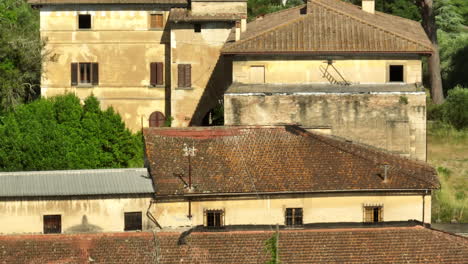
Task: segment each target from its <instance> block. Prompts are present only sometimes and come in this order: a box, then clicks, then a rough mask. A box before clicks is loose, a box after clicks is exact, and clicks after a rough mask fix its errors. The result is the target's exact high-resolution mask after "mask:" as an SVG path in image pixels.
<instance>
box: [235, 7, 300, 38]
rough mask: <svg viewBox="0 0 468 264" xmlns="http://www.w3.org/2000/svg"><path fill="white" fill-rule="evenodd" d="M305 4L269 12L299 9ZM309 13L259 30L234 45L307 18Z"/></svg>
mask: <svg viewBox="0 0 468 264" xmlns="http://www.w3.org/2000/svg"><path fill="white" fill-rule="evenodd" d="M304 6H305V5H301V6H295V7H291V8H288V9H284V10H281V11H278V12H274V13H271V14H269V15H273V14H278V13H281V12H284V11H290V10H292V9H294V8H298V9H299V7H304ZM307 15H308V14H305V15H301V16H300V17H299V18H295V19H292V20H289V21H287V22H285V23H283V24H279V25H276V26H274V27H271V28H268V29H267V30H265V31H262V32H259V33H258V34H255V35H253V36H250V37H248V38H245V39H241V40H238V41H236V42H234V43H233V44H232V46H237V45H238V44H241V43H244V42H246V41H248V40H251V39H254V38H256V37H260V36H262V35H265V34H266V33H268V32H271V31H274V30H276V29H278V28H281V27H283V26H288V25H290V24H292V23H294V22H296V21H299V20H301V19H305V18H306V17H307ZM247 28H249V26H248V25H247Z"/></svg>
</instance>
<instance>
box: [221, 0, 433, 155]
mask: <svg viewBox="0 0 468 264" xmlns="http://www.w3.org/2000/svg"><path fill="white" fill-rule="evenodd" d="M371 2H372V3H371ZM372 4H373V1H363V7H362V8H361V7H358V6H355V5H351V4H348V3H344V2H342V1H339V0H310V1H308V2H307V4H306V5H303V6H299V7H296V8H291V9H288V10H284V11H280V12H277V13H273V14H269V15H265V16H263V17H261V18H257V19H256V20H254V21H252V22H250V23H248V25H247V30H246V31H245V32H243V33H241V34H240V36H238V37H237V38H236V37H235V36H234V33H233V34H232V35H231V36H230V39H231V40H235V41H231V42H228V43H227V44H226V45H225V47H224V48H223V50H222V53H223V54H224V55H225V56H230V58H231V59H232V60H233V66H232V68H233V69H232V76H233V83H232V84H231V85H230V87H229V88H228V90H227V91H226V92H225V95H224V103H225V111H224V113H225V124H226V125H280V124H297V125H300V126H302V127H303V128H306V129H309V130H311V131H318V132H322V133H326V134H331V135H335V136H339V137H342V138H345V139H347V140H351V141H354V142H360V143H364V144H368V145H372V146H375V147H378V148H381V149H386V150H389V151H392V152H394V153H396V154H400V155H403V156H406V157H411V158H415V159H419V160H423V161H424V160H426V94H425V89H424V87H422V85H421V83H422V63H421V59H422V57H423V56H427V55H430V54H431V51H432V47H431V43H430V41H429V40H428V38H427V36H426V35H425V33H424V30H423V28H422V27H421V25H420V24H419V23H417V22H414V21H410V20H407V19H403V18H399V17H395V16H391V15H387V14H383V13H380V12H374V10H373V5H372Z"/></svg>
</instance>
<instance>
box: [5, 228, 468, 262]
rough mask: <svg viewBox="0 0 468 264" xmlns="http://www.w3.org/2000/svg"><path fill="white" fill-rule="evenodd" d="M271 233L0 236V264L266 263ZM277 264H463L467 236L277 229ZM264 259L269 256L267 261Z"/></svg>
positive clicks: (409, 231) (417, 230)
mask: <svg viewBox="0 0 468 264" xmlns="http://www.w3.org/2000/svg"><path fill="white" fill-rule="evenodd" d="M273 234H274V232H272V231H230V232H198V231H196V232H192V233H190V234H188V235H187V234H181V233H178V232H159V233H156V234H155V235H153V233H150V232H142V233H114V234H76V235H19V236H18V235H15V236H0V249H1V250H0V263H8V264H9V263H15V264H23V263H24V264H25V263H57V264H58V263H60V264H64V263H77V264H85V263H109V264H110V263H112V264H118V263H139V264H140V263H142V264H144V263H159V264H175V263H194V264H215V263H216V264H219V263H223V264H230V263H236V264H237V263H242V264H250V263H252V264H253V263H266V262H267V260H268V259H269V254H268V252H266V250H265V242H266V240H267V239H269V238H271V237H272V236H273ZM278 252H279V259H280V261H281V263H284V264H288V263H293V264H300V263H304V264H305V263H307V264H310V263H383V264H386V263H405V264H408V263H409V264H416V263H421V264H423V263H424V264H431V263H444V264H454V263H466V260H467V259H468V239H466V238H463V237H459V236H455V235H451V234H448V233H444V232H440V231H435V230H431V229H427V228H423V227H421V226H414V227H386V228H385V227H383V228H346V229H307V230H281V231H280V233H279V250H278ZM270 258H271V257H270Z"/></svg>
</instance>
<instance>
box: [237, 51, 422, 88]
mask: <svg viewBox="0 0 468 264" xmlns="http://www.w3.org/2000/svg"><path fill="white" fill-rule="evenodd" d="M392 64H401V65H405V67H404V68H405V72H404V75H405V76H404V78H405V82H406V83H420V82H421V81H422V64H421V60H420V59H419V58H417V59H415V58H413V59H365V58H363V57H361V58H359V57H356V58H349V59H335V60H333V65H334V66H335V68H336V69H337V70H338V72H339V73H340V74H341V75H342V76H343V77H344V79H345V80H346V81H348V82H351V83H360V84H375V83H386V82H387V81H388V76H387V75H388V68H389V67H388V66H389V65H392ZM251 66H264V67H265V83H276V84H281V83H289V84H291V83H297V84H306V83H329V81H328V80H327V79H326V78H324V77H323V73H322V71H321V70H320V68H321V67H322V68H323V69H325V68H326V67H327V60H326V59H313V58H294V57H277V58H269V59H262V58H258V57H242V58H236V60H235V61H234V62H233V81H234V82H239V83H252V82H251V81H250V74H249V72H250V67H251ZM328 72H329V73H330V74H331V75H332V76H333V77H334V78H335V79H337V80H339V81H341V80H342V79H341V78H340V76H339V75H338V73H337V72H336V71H335V70H334V69H332V68H329V70H328Z"/></svg>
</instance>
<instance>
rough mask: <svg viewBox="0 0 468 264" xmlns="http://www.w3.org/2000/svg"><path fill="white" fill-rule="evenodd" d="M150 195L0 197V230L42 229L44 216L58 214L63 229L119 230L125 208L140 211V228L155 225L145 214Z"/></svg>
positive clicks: (121, 229) (67, 231) (35, 230)
mask: <svg viewBox="0 0 468 264" xmlns="http://www.w3.org/2000/svg"><path fill="white" fill-rule="evenodd" d="M150 200H151V196H149V195H148V196H139V197H121V198H118V197H117V198H116V197H113V198H109V197H90V198H83V199H79V198H66V199H58V198H57V199H27V198H22V199H15V200H13V199H10V200H6V199H2V200H0V233H3V234H12V233H42V232H43V216H44V215H54V214H60V215H61V216H62V233H74V232H80V230H83V229H90V230H92V231H93V232H120V231H123V230H124V213H125V212H142V221H143V229H151V228H152V227H153V226H154V225H153V223H152V222H151V221H150V220H149V219H148V218H147V217H146V210H147V209H148V206H149V203H150Z"/></svg>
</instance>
